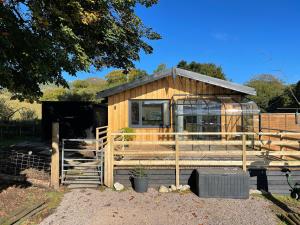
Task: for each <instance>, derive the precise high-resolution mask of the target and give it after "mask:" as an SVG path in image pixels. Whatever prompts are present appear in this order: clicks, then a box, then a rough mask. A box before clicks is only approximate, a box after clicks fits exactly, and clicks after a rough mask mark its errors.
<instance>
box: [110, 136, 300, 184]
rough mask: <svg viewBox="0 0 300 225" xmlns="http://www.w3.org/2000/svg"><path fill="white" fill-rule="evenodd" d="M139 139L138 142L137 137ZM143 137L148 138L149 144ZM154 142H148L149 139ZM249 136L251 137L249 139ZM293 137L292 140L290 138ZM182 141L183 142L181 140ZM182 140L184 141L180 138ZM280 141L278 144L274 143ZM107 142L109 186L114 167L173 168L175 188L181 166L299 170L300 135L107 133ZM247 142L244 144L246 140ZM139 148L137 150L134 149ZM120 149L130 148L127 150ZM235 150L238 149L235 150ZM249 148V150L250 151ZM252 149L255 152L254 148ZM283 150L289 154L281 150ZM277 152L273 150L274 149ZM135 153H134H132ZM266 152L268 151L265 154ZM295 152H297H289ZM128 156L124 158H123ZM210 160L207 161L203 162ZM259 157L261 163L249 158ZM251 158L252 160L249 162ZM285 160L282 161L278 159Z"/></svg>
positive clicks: (258, 160)
mask: <svg viewBox="0 0 300 225" xmlns="http://www.w3.org/2000/svg"><path fill="white" fill-rule="evenodd" d="M208 135H211V136H217V135H218V136H222V137H224V136H226V135H228V136H233V137H239V138H238V140H237V139H230V140H228V139H225V138H224V139H222V138H220V139H219V140H211V139H210V140H189V137H190V139H191V138H192V136H208ZM126 136H134V137H137V140H135V138H133V140H128V138H126V140H125V138H124V137H126ZM139 136H140V137H142V138H141V139H139V138H138V137H139ZM143 136H150V138H149V139H150V140H148V139H144V138H143ZM155 136H156V137H158V140H151V139H152V138H151V137H155ZM252 136H253V137H252ZM270 136H274V137H273V138H274V140H269V139H268V140H264V139H263V138H264V137H270ZM291 136H293V137H291ZM182 137H183V138H182ZM184 137H186V138H184ZM278 138H280V140H279V139H278ZM107 139H108V143H109V145H108V146H109V148H108V149H107V150H108V151H106V159H105V160H106V162H107V164H106V165H107V167H106V168H107V171H106V172H107V173H106V178H107V181H108V182H107V183H108V184H109V185H112V182H113V176H114V175H113V171H114V166H122V167H123V166H128V167H131V166H139V165H143V166H150V167H151V166H153V167H166V166H167V167H170V166H171V167H174V168H175V171H176V172H175V173H176V185H179V174H180V167H182V166H187V167H190V166H239V167H241V168H242V169H243V170H244V171H246V170H247V167H248V166H251V167H261V166H266V167H272V166H300V132H298V133H294V132H293V133H291V132H257V133H256V132H190V133H184V132H165V133H164V132H162V133H159V132H149V133H146V132H141V133H138V132H136V133H120V132H114V133H110V134H109V137H108V138H107ZM247 139H248V140H247ZM138 145H141V147H140V148H138V147H137V148H135V146H138ZM151 145H162V146H172V148H165V149H162V150H155V148H151V147H150V148H149V150H147V149H145V148H143V147H145V146H151ZM197 145H198V146H203V147H205V146H214V145H216V146H221V145H224V146H227V147H226V150H225V148H224V150H223V149H220V150H216V149H214V150H211V149H210V150H207V148H204V149H203V150H190V149H188V148H187V149H183V148H182V147H183V146H197ZM124 146H129V147H130V146H131V147H130V148H128V147H124ZM237 146H241V147H240V148H237ZM249 146H252V148H251V149H250V148H249ZM269 146H278V149H279V147H280V150H278V151H277V150H272V149H270V147H269ZM254 147H256V148H254ZM285 147H287V148H289V149H290V150H287V149H284V148H285ZM276 148H277V147H276ZM136 149H138V150H136ZM266 149H269V150H266ZM293 149H299V150H293ZM126 156H128V157H126ZM206 156H208V157H209V156H210V158H206ZM223 156H224V157H229V158H226V159H224V160H222V158H221V159H220V160H216V158H215V157H217V158H218V157H223ZM255 156H256V157H261V158H262V160H260V159H259V158H258V159H255V160H253V157H255ZM251 157H252V158H251ZM280 157H286V158H280Z"/></svg>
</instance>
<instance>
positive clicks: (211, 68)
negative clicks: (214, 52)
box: [177, 60, 226, 80]
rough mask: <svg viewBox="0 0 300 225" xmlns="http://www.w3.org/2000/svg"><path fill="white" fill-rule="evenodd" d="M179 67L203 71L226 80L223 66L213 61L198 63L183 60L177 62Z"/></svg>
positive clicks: (204, 73)
mask: <svg viewBox="0 0 300 225" xmlns="http://www.w3.org/2000/svg"><path fill="white" fill-rule="evenodd" d="M177 67H178V68H182V69H186V70H190V71H193V72H196V73H201V74H203V75H207V76H210V77H215V78H218V79H222V80H226V75H225V74H224V73H223V71H222V68H221V67H220V66H217V65H215V64H213V63H197V62H194V61H192V62H191V63H187V62H186V61H184V60H182V61H180V62H179V63H178V64H177Z"/></svg>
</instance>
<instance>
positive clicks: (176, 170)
mask: <svg viewBox="0 0 300 225" xmlns="http://www.w3.org/2000/svg"><path fill="white" fill-rule="evenodd" d="M175 173H176V186H177V187H178V186H179V185H180V180H179V179H180V170H179V143H178V134H176V135H175Z"/></svg>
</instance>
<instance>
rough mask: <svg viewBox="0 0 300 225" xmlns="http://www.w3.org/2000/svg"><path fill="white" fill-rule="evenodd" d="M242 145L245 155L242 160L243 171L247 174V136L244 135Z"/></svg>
mask: <svg viewBox="0 0 300 225" xmlns="http://www.w3.org/2000/svg"><path fill="white" fill-rule="evenodd" d="M242 143H243V155H242V158H243V170H244V171H245V172H246V171H247V158H246V149H247V145H246V135H245V134H243V140H242Z"/></svg>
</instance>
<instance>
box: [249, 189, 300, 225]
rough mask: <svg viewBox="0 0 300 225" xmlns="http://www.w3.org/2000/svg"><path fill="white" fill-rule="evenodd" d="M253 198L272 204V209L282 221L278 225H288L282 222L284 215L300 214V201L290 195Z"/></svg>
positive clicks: (264, 195) (265, 195)
mask: <svg viewBox="0 0 300 225" xmlns="http://www.w3.org/2000/svg"><path fill="white" fill-rule="evenodd" d="M251 196H255V197H259V198H264V199H266V200H267V201H270V202H271V203H272V205H271V206H270V208H271V210H272V211H273V212H274V213H275V214H276V215H277V217H278V218H279V219H280V221H278V225H287V223H286V222H285V221H282V217H281V215H282V214H287V213H299V212H300V201H297V200H296V199H293V198H291V197H290V196H289V195H278V194H274V195H271V194H262V195H259V194H252V195H251Z"/></svg>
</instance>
